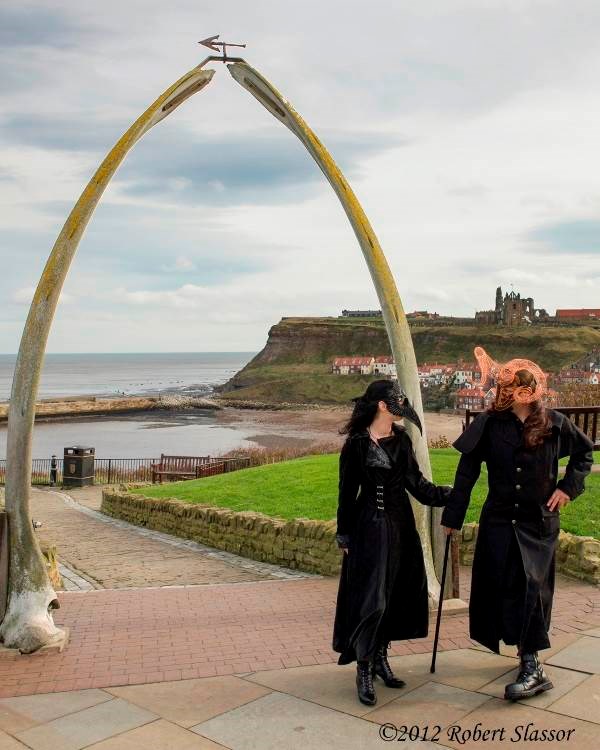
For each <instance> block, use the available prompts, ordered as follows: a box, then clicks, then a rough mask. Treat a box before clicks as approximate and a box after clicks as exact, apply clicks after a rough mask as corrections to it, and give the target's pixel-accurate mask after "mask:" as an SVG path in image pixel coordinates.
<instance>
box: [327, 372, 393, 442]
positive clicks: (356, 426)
mask: <svg viewBox="0 0 600 750" xmlns="http://www.w3.org/2000/svg"><path fill="white" fill-rule="evenodd" d="M393 387H394V383H393V381H391V380H374V381H373V382H372V383H369V386H368V388H367V390H366V391H365V392H364V393H363V395H362V396H356V398H353V399H352V400H353V401H354V409H353V410H352V415H351V417H350V419H349V420H348V421H347V422H346V424H345V425H344V426H343V427H342V428H341V429H340V430H339V433H340V435H348V436H349V437H351V436H352V435H356V433H357V432H363V430H366V429H367V427H368V426H369V425H370V424H371V422H372V421H373V420H374V419H375V415H376V414H377V408H378V406H379V402H380V401H385V399H386V397H387V396H388V395H389V392H390V390H391V389H392V388H393Z"/></svg>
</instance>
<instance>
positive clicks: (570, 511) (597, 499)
mask: <svg viewBox="0 0 600 750" xmlns="http://www.w3.org/2000/svg"><path fill="white" fill-rule="evenodd" d="M430 454H431V463H432V468H433V475H434V479H435V481H436V482H437V483H438V484H452V482H453V479H454V472H455V469H456V465H457V463H458V458H459V454H458V453H457V452H456V451H455V450H454V449H453V448H435V449H431V451H430ZM594 459H595V462H596V463H600V453H599V452H596V453H595V455H594ZM565 461H566V460H563V461H561V463H565ZM337 479H338V455H337V454H326V455H319V456H306V457H304V458H296V459H294V460H293V461H282V462H280V463H275V464H265V465H264V466H257V467H254V468H251V469H243V470H241V471H235V472H232V473H231V474H221V475H218V476H214V477H207V478H205V479H199V480H195V481H188V482H172V483H168V484H163V485H156V486H154V487H143V488H140V489H136V490H132V492H137V493H140V494H144V495H148V496H151V497H177V498H179V499H180V500H183V501H185V502H190V503H205V504H207V505H215V506H221V507H226V508H231V509H232V510H254V511H260V512H261V513H265V514H266V515H268V516H277V517H279V518H284V519H286V520H292V519H294V518H314V519H320V520H326V519H330V518H334V517H335V514H336V508H337ZM486 492H487V471H486V468H485V464H484V465H483V466H482V472H481V477H480V478H479V481H478V482H477V484H476V485H475V489H474V490H473V495H472V498H471V504H470V506H469V510H468V512H467V517H466V522H469V521H477V520H478V518H479V513H480V511H481V506H482V505H483V502H484V500H485V496H486ZM561 519H562V520H561V523H562V528H563V529H565V531H571V532H572V533H574V534H579V535H582V536H594V537H596V538H597V539H600V474H591V475H590V476H589V477H588V479H587V481H586V492H585V493H584V494H583V495H580V496H579V497H578V498H577V499H576V500H575V501H574V502H573V503H572V505H570V506H567V507H566V508H565V509H564V510H563V511H562V512H561Z"/></svg>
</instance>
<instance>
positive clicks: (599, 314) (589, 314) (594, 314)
mask: <svg viewBox="0 0 600 750" xmlns="http://www.w3.org/2000/svg"><path fill="white" fill-rule="evenodd" d="M556 317H557V318H600V309H598V308H595V309H594V308H592V307H587V308H586V307H580V308H579V309H578V310H557V311H556Z"/></svg>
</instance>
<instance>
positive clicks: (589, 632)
mask: <svg viewBox="0 0 600 750" xmlns="http://www.w3.org/2000/svg"><path fill="white" fill-rule="evenodd" d="M94 490H96V494H95V495H94V491H87V492H81V491H80V492H79V493H75V492H70V493H69V494H70V495H72V498H69V497H65V496H64V495H63V494H61V493H54V492H49V491H36V492H34V493H33V512H34V517H35V518H36V519H37V520H40V521H42V523H43V526H42V527H41V529H40V533H41V534H42V536H43V538H44V540H45V541H48V542H51V543H54V544H56V545H57V547H58V550H59V556H60V558H61V561H62V562H63V563H64V564H65V565H66V566H67V568H68V569H70V570H73V571H75V573H76V574H77V575H78V576H79V577H81V578H82V580H85V581H87V582H88V583H89V584H90V588H89V590H76V591H65V592H61V593H60V594H59V600H60V603H61V608H60V609H59V610H57V611H56V612H55V621H56V622H57V624H59V625H60V626H65V627H68V628H69V630H70V640H69V643H68V645H67V647H66V648H65V650H64V651H63V652H62V653H58V652H56V651H49V652H41V653H37V654H32V655H29V656H21V655H18V654H15V653H14V652H10V651H7V650H5V651H1V650H0V750H17V748H20V749H21V750H22V749H23V748H26V747H28V748H33V750H44V749H48V750H50V749H52V750H79V749H80V748H81V749H83V748H94V749H95V750H120V749H121V748H122V749H123V750H126V749H128V750H131V749H134V748H144V750H148V749H149V748H152V749H154V748H157V749H161V748H169V749H172V750H179V749H180V748H181V750H184V749H186V750H187V749H188V748H189V749H192V748H198V749H204V750H209V749H212V750H216V749H217V748H231V750H270V749H275V748H277V749H278V750H279V748H281V747H283V746H285V747H288V748H292V749H294V750H295V749H296V748H297V749H298V750H300V748H302V750H313V749H314V750H322V749H323V748H326V747H332V748H344V750H346V749H349V750H354V748H356V749H358V748H361V749H362V748H381V747H383V746H384V744H383V743H384V742H393V743H394V744H393V746H395V747H415V748H417V747H418V748H424V749H428V748H434V747H437V748H460V747H466V748H469V747H477V748H484V747H485V748H492V750H495V749H496V748H498V749H499V748H504V747H507V746H514V744H515V741H516V740H519V741H523V742H527V743H528V742H530V741H532V742H534V743H535V742H537V741H541V739H542V732H543V730H546V732H549V731H550V730H552V732H553V734H552V735H550V734H547V735H546V737H545V739H546V740H547V741H551V742H552V745H553V744H554V743H555V742H561V743H563V744H564V745H566V746H567V747H569V748H571V749H574V750H579V748H586V749H587V748H592V747H598V746H599V745H600V710H599V707H600V590H599V589H598V588H597V587H594V586H591V585H589V584H586V583H582V582H578V581H573V580H570V579H567V578H565V577H563V576H560V575H559V576H557V586H556V594H555V605H554V609H553V621H552V648H551V649H548V650H546V651H543V652H541V653H540V656H541V658H542V659H543V660H544V661H545V663H546V670H547V672H548V673H549V675H550V677H551V679H552V680H553V682H554V685H555V687H554V689H553V690H550V691H548V692H546V693H543V694H541V695H539V696H536V697H535V698H532V699H529V700H527V701H523V702H521V703H515V704H513V703H509V702H507V701H504V700H503V699H502V694H503V686H504V685H505V684H506V683H507V682H510V681H512V680H513V679H514V676H515V675H516V667H517V660H516V658H515V652H514V648H512V647H506V648H503V649H502V653H501V654H500V655H496V654H493V653H491V652H489V651H488V650H487V649H484V648H482V647H480V646H478V644H476V643H475V642H473V641H471V640H470V639H469V638H468V618H467V616H466V615H450V616H444V617H443V618H442V630H441V640H440V653H439V655H438V659H437V669H436V672H435V674H431V673H430V671H429V664H430V660H431V650H432V645H433V643H432V641H433V630H434V623H433V620H432V622H431V624H430V634H429V636H428V637H427V638H423V639H418V640H414V641H402V642H394V643H393V644H392V645H393V648H392V649H391V658H390V662H391V664H392V667H393V669H394V671H395V672H396V673H397V674H398V676H400V677H402V678H403V679H404V680H405V681H406V683H407V685H406V687H404V688H402V689H400V690H392V689H389V688H386V687H385V686H384V685H383V684H382V682H381V680H376V682H375V686H376V691H377V696H378V702H377V704H376V705H375V706H373V707H368V706H364V705H362V704H361V703H360V702H359V701H358V699H357V697H356V687H355V683H354V676H355V665H345V666H339V665H337V663H336V662H337V657H338V655H337V654H336V653H335V652H333V651H332V649H331V631H332V625H333V613H334V608H335V596H336V593H337V578H332V577H322V576H314V575H307V574H298V573H296V572H294V571H289V570H286V569H279V568H277V566H263V565H261V564H259V563H254V562H253V561H248V560H245V559H244V558H237V557H236V556H235V555H229V554H227V553H222V552H220V551H219V550H211V549H210V548H205V547H202V545H198V546H197V547H198V548H197V549H196V548H195V547H193V546H190V543H187V542H184V541H182V540H178V539H174V538H171V537H167V535H161V534H158V535H157V534H155V532H148V531H146V530H143V529H137V528H136V527H132V526H129V525H128V524H124V523H123V522H120V521H114V520H112V519H108V518H101V517H99V516H100V514H98V512H97V507H98V494H97V488H94ZM248 565H251V566H255V567H247V566H248ZM469 578H470V569H469V568H463V569H462V570H461V597H462V598H463V599H468V593H469V592H468V588H469V586H468V582H469ZM402 727H405V735H403V730H402ZM486 730H489V731H488V734H487V735H484V734H483V733H484V732H485V731H486ZM492 730H496V731H495V732H492ZM418 737H421V739H417V738H418ZM534 746H538V745H536V744H534Z"/></svg>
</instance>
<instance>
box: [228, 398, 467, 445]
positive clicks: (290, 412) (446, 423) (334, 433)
mask: <svg viewBox="0 0 600 750" xmlns="http://www.w3.org/2000/svg"><path fill="white" fill-rule="evenodd" d="M349 416H350V412H349V410H348V409H347V408H345V407H336V406H332V407H319V408H315V409H285V410H281V411H279V410H273V411H271V410H268V409H265V410H257V409H236V408H233V407H226V408H224V409H222V410H221V411H218V412H216V414H215V417H216V422H217V424H220V425H223V426H225V425H227V426H228V427H233V428H234V429H240V430H243V431H244V433H245V435H246V439H247V440H251V441H252V442H254V443H257V444H258V445H260V446H262V447H264V448H294V447H305V446H308V445H311V444H313V445H316V444H319V443H333V444H334V445H336V446H340V445H341V444H342V442H343V441H344V439H345V438H344V436H343V435H340V434H339V432H338V430H339V429H340V428H341V427H342V425H343V424H344V423H345V421H346V420H347V419H348V417H349ZM425 430H426V433H427V439H428V440H436V439H438V438H439V437H441V436H442V435H444V436H446V438H447V439H448V440H449V441H450V442H452V441H453V440H455V439H456V438H457V437H458V436H459V435H460V433H461V431H462V416H461V415H458V414H457V415H454V414H435V413H430V412H426V413H425Z"/></svg>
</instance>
